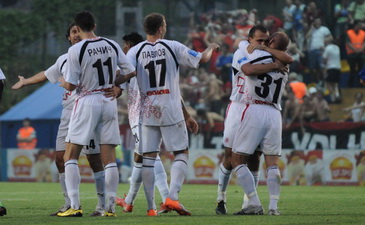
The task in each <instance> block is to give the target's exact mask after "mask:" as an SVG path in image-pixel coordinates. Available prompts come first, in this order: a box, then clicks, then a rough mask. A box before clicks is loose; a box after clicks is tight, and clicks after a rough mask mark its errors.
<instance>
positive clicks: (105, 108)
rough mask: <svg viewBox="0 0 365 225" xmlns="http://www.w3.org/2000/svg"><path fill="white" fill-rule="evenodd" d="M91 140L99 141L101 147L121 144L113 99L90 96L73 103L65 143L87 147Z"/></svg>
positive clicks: (98, 95)
mask: <svg viewBox="0 0 365 225" xmlns="http://www.w3.org/2000/svg"><path fill="white" fill-rule="evenodd" d="M91 139H96V140H100V142H99V144H101V145H102V144H110V145H119V144H120V143H121V139H120V134H119V123H118V114H117V101H116V100H115V99H114V100H111V99H110V98H106V97H104V96H103V95H102V94H92V95H87V96H84V97H82V98H80V99H79V100H77V101H76V102H75V105H74V108H73V111H72V115H71V120H70V126H69V130H68V133H67V137H66V141H67V142H71V143H74V144H78V145H89V144H90V140H91Z"/></svg>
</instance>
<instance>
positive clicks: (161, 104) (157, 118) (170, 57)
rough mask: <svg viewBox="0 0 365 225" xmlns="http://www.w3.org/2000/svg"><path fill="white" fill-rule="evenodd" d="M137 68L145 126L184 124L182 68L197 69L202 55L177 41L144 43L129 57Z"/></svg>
mask: <svg viewBox="0 0 365 225" xmlns="http://www.w3.org/2000/svg"><path fill="white" fill-rule="evenodd" d="M127 55H128V57H129V58H130V60H131V61H132V64H134V66H135V67H136V71H137V81H138V86H139V88H140V94H141V113H142V117H141V119H142V121H141V122H142V124H144V125H150V126H168V125H172V124H176V123H178V122H180V121H183V120H184V117H183V113H182V108H181V107H182V106H181V100H180V87H179V67H180V65H187V66H189V67H197V66H198V64H199V61H200V58H201V54H200V53H197V52H191V50H190V49H189V48H187V47H186V46H184V45H182V44H181V43H179V42H176V41H169V40H159V41H157V42H155V43H150V42H147V41H144V42H142V43H139V44H138V45H136V46H134V47H133V48H131V49H130V50H129V52H128V53H127Z"/></svg>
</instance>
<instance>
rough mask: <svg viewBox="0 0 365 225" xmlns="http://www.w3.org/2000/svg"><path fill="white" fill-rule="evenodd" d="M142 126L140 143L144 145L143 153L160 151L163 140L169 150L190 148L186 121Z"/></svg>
mask: <svg viewBox="0 0 365 225" xmlns="http://www.w3.org/2000/svg"><path fill="white" fill-rule="evenodd" d="M140 128H141V129H140V137H141V139H140V145H142V152H143V153H149V152H159V151H160V145H161V141H163V143H164V146H165V148H166V150H167V151H169V152H175V151H181V150H185V149H188V148H189V139H188V131H187V129H186V124H185V121H181V122H179V123H177V124H174V125H171V126H164V127H159V126H144V125H140Z"/></svg>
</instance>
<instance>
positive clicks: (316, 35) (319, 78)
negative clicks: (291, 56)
mask: <svg viewBox="0 0 365 225" xmlns="http://www.w3.org/2000/svg"><path fill="white" fill-rule="evenodd" d="M326 38H332V35H331V31H330V30H329V29H328V28H327V27H325V26H322V21H321V18H319V17H317V18H316V19H315V20H314V22H313V24H312V26H311V28H310V29H309V31H308V33H307V34H306V39H307V40H309V41H310V44H309V70H310V74H311V75H312V82H315V83H317V84H319V85H321V84H322V82H323V75H322V68H321V62H322V52H323V50H324V40H325V39H326Z"/></svg>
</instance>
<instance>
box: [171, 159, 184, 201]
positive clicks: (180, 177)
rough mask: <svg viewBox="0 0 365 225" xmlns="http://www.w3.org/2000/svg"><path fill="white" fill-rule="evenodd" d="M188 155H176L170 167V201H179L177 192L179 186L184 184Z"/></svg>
mask: <svg viewBox="0 0 365 225" xmlns="http://www.w3.org/2000/svg"><path fill="white" fill-rule="evenodd" d="M188 159H189V157H188V155H187V154H183V153H181V154H178V155H176V156H175V160H174V162H173V164H172V167H171V181H170V193H169V198H171V199H172V200H178V199H179V196H178V195H179V192H180V189H181V186H182V185H183V183H184V180H185V176H186V173H187V170H188Z"/></svg>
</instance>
